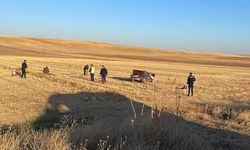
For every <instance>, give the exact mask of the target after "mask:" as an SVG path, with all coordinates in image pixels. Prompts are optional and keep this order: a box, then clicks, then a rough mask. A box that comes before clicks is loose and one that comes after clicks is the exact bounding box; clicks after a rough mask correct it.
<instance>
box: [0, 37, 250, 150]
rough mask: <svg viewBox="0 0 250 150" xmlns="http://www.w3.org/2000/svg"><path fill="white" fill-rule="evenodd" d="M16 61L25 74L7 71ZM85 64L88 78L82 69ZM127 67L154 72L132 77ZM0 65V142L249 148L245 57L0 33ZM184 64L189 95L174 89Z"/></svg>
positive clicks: (249, 63) (11, 145) (249, 77)
mask: <svg viewBox="0 0 250 150" xmlns="http://www.w3.org/2000/svg"><path fill="white" fill-rule="evenodd" d="M24 59H27V63H28V67H29V68H28V74H27V78H26V79H22V78H20V77H18V76H15V77H12V76H11V75H10V73H11V70H12V69H14V68H15V69H18V68H20V65H21V63H22V61H23V60H24ZM91 63H92V64H94V66H95V68H96V82H95V83H92V82H90V81H89V79H88V78H87V79H86V78H84V77H83V71H82V68H83V66H84V65H85V64H91ZM101 65H105V66H106V67H107V69H108V71H109V75H108V81H107V84H106V85H102V84H100V83H98V73H99V70H100V68H101ZM45 66H48V67H49V68H50V72H51V74H50V75H45V74H43V73H42V69H43V68H44V67H45ZM132 69H142V70H148V71H150V72H154V73H155V74H156V80H155V81H154V82H153V83H138V82H134V83H132V82H130V81H129V80H128V78H129V77H130V74H131V72H132ZM0 70H1V72H0V91H1V93H0V126H1V129H0V131H1V135H0V149H58V150H59V149H86V148H87V149H100V150H104V149H116V150H118V149H121V150H122V149H143V150H144V149H176V150H177V149H190V150H191V149H202V150H205V149H235V150H238V149H246V150H247V149H249V147H250V57H248V56H238V55H226V54H206V53H194V52H186V51H170V50H158V49H146V48H140V47H131V46H117V45H112V44H105V43H94V42H80V41H66V40H55V39H39V38H23V37H6V36H2V37H0ZM189 72H193V73H194V75H195V77H196V79H197V82H196V83H195V96H193V97H188V96H187V91H186V90H183V89H181V87H183V86H184V85H185V83H186V78H187V76H188V74H189ZM225 115H226V116H227V117H226V118H224V116H225ZM107 136H108V137H107ZM86 139H87V141H86Z"/></svg>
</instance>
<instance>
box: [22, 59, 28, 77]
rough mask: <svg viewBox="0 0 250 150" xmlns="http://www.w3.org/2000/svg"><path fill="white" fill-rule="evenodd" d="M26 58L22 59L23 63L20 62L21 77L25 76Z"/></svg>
mask: <svg viewBox="0 0 250 150" xmlns="http://www.w3.org/2000/svg"><path fill="white" fill-rule="evenodd" d="M26 62H27V60H24V61H23V63H22V68H21V70H22V74H21V77H22V78H26V72H27V68H28V65H27V63H26Z"/></svg>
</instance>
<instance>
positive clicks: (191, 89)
mask: <svg viewBox="0 0 250 150" xmlns="http://www.w3.org/2000/svg"><path fill="white" fill-rule="evenodd" d="M195 81H196V79H195V77H194V76H193V74H192V73H190V74H189V76H188V78H187V84H188V96H190V94H191V96H193V95H194V82H195Z"/></svg>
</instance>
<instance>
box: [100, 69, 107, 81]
mask: <svg viewBox="0 0 250 150" xmlns="http://www.w3.org/2000/svg"><path fill="white" fill-rule="evenodd" d="M100 75H101V77H102V83H103V84H106V77H107V75H108V70H107V69H106V68H105V67H104V66H102V69H101V71H100Z"/></svg>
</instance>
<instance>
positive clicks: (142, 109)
mask: <svg viewBox="0 0 250 150" xmlns="http://www.w3.org/2000/svg"><path fill="white" fill-rule="evenodd" d="M154 113H155V114H154ZM154 115H159V114H157V113H156V111H154V110H153V109H152V108H151V107H149V106H147V105H144V104H143V103H138V102H135V101H133V100H131V99H129V98H128V97H126V96H123V95H120V94H117V93H111V92H104V93H101V92H97V93H92V92H84V93H76V94H55V95H52V96H50V97H49V100H48V107H47V108H46V110H45V112H44V114H43V115H41V116H40V117H38V118H37V119H36V120H35V121H34V122H33V126H34V128H35V129H36V130H44V129H51V128H58V127H62V126H63V125H65V124H66V125H69V126H71V125H72V124H74V125H75V126H76V127H78V135H77V136H75V135H74V134H72V135H71V139H72V141H76V140H79V139H83V138H88V137H86V136H93V138H94V139H95V140H97V139H98V138H102V137H98V135H93V134H97V133H100V132H103V131H104V132H103V133H102V135H103V136H104V135H106V136H108V135H109V134H113V135H114V133H115V132H121V130H124V131H122V133H126V132H129V131H126V130H129V129H126V128H124V126H123V124H124V123H127V124H130V125H131V121H134V120H136V118H137V119H139V118H141V116H147V117H148V118H149V119H150V118H151V116H154ZM161 116H163V117H164V119H163V121H164V123H163V125H164V128H165V129H166V130H167V134H166V133H165V132H163V131H159V132H162V135H160V136H161V138H162V139H161V140H162V141H161V142H162V143H165V144H161V148H160V149H166V148H167V147H168V148H169V149H174V145H171V140H177V139H175V138H177V137H178V138H180V139H182V138H183V137H193V136H195V137H198V139H199V140H203V141H204V142H205V143H206V144H207V145H209V144H210V145H211V146H212V148H213V149H237V150H238V149H248V148H249V146H250V137H249V136H246V135H241V134H239V133H236V132H232V131H229V130H223V129H214V128H210V127H207V126H203V125H200V124H197V123H193V122H190V121H187V120H185V119H183V118H181V117H177V116H176V115H174V114H171V113H168V112H161ZM151 119H152V118H151ZM65 120H67V121H65ZM146 122H147V121H146ZM156 125H157V124H156ZM91 128H95V130H94V132H93V133H92V134H91V135H88V134H86V133H85V132H86V131H87V132H89V130H91ZM99 128H100V129H99ZM85 129H86V130H85ZM173 130H177V131H176V132H174V133H175V134H177V133H178V135H179V136H177V135H171V133H173ZM81 132H83V133H82V134H79V133H81ZM145 132H149V131H145ZM85 134H86V135H85ZM84 135H85V136H84ZM99 135H101V134H99ZM116 135H118V133H117V134H116ZM172 136H173V138H172ZM174 137H175V138H174ZM117 138H119V137H117ZM146 138H147V139H150V137H146ZM183 140H184V139H183ZM180 141H181V140H180ZM174 142H176V141H172V144H173V143H174ZM191 143H192V142H191ZM93 144H94V143H93ZM191 147H192V146H191Z"/></svg>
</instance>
